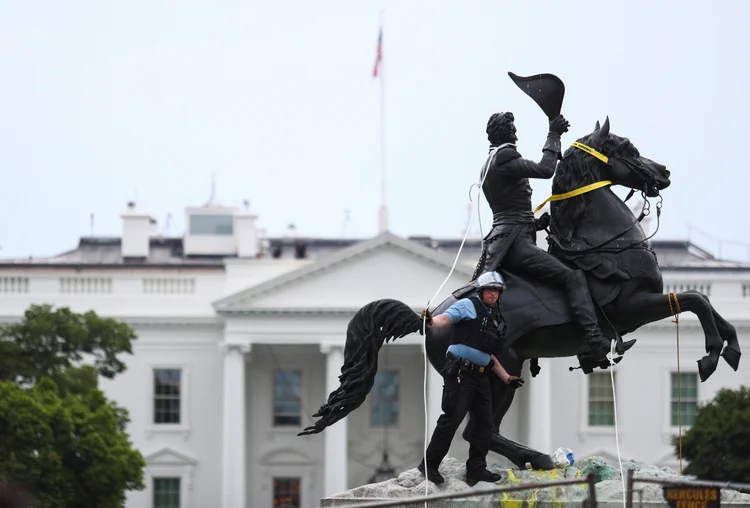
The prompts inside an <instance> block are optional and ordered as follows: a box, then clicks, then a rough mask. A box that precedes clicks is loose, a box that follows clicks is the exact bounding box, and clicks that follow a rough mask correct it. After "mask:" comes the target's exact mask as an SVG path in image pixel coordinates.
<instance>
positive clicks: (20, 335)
mask: <svg viewBox="0 0 750 508" xmlns="http://www.w3.org/2000/svg"><path fill="white" fill-rule="evenodd" d="M135 339H136V336H135V333H134V332H133V330H132V329H131V328H130V327H129V326H128V325H127V324H124V323H120V322H117V321H115V320H113V319H107V318H101V317H99V316H97V315H96V314H95V313H94V312H87V313H85V314H76V313H73V312H71V311H70V310H69V309H67V308H60V309H53V308H52V307H51V306H49V305H41V306H32V307H31V308H29V309H28V310H27V311H26V313H25V315H24V319H23V320H22V321H21V322H20V323H18V324H13V325H8V326H6V327H4V328H2V329H0V436H2V439H0V483H3V482H7V483H10V484H13V485H17V486H20V487H23V488H24V489H26V490H27V491H28V492H29V493H31V494H32V495H33V496H34V497H35V498H36V499H38V500H39V502H40V503H41V506H44V507H50V508H73V507H79V506H96V507H101V508H118V507H121V506H124V502H125V493H126V491H128V490H140V489H143V488H144V487H145V485H144V484H143V468H144V467H145V462H144V460H143V457H142V456H141V454H140V453H139V452H138V451H137V450H135V449H133V446H132V443H131V441H130V439H129V437H128V435H127V433H126V426H127V423H128V413H127V411H126V410H125V409H124V408H120V407H118V406H117V405H116V404H115V403H114V402H112V401H108V400H107V398H106V397H105V396H104V394H103V393H102V391H101V390H99V388H98V375H101V376H104V377H107V378H112V377H114V376H115V375H116V374H118V373H121V372H123V371H124V370H125V364H124V363H123V362H121V361H120V360H119V359H118V358H117V355H118V354H120V353H132V349H131V342H132V341H133V340H135ZM85 359H93V363H94V365H93V366H91V365H81V362H82V361H83V360H85Z"/></svg>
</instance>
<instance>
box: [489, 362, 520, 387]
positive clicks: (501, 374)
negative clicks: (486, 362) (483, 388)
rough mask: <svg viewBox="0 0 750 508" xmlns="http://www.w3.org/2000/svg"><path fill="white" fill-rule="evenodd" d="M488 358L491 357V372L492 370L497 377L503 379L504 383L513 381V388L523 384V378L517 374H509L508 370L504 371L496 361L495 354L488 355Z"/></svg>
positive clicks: (507, 383) (508, 383)
mask: <svg viewBox="0 0 750 508" xmlns="http://www.w3.org/2000/svg"><path fill="white" fill-rule="evenodd" d="M490 358H492V372H494V373H495V374H496V375H497V377H499V378H500V379H501V380H502V381H503V383H505V384H506V385H510V384H511V383H513V386H512V387H513V388H514V389H515V388H518V387H520V386H523V383H524V380H523V378H520V377H518V376H511V375H510V374H508V371H506V370H505V369H504V368H503V366H502V365H501V364H500V362H499V361H497V358H496V357H495V355H490ZM514 381H515V382H514Z"/></svg>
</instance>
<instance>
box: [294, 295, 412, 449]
mask: <svg viewBox="0 0 750 508" xmlns="http://www.w3.org/2000/svg"><path fill="white" fill-rule="evenodd" d="M421 330H422V319H420V317H419V315H418V314H417V313H415V312H414V311H413V310H412V309H411V308H410V307H409V306H408V305H406V304H405V303H403V302H400V301H398V300H390V299H384V300H376V301H374V302H370V303H368V304H367V305H365V306H364V307H362V308H361V309H359V310H358V311H357V313H356V314H355V315H354V317H353V318H352V319H351V321H349V326H348V327H347V329H346V346H345V348H344V366H343V367H342V368H341V375H340V376H339V380H340V381H341V386H339V388H338V389H336V390H335V391H333V392H331V394H330V395H329V396H328V402H327V403H325V404H323V405H322V406H321V407H320V409H319V410H318V412H317V413H315V414H314V415H313V418H318V417H319V418H320V420H318V421H317V422H315V424H314V425H313V426H311V427H307V428H306V429H305V430H304V431H302V432H300V433H299V434H297V435H298V436H304V435H307V434H317V433H319V432H322V431H323V430H325V428H326V427H328V426H329V425H333V424H334V423H336V422H337V421H339V420H341V419H342V418H344V417H345V416H346V415H348V414H349V413H351V412H352V411H354V410H355V409H357V408H358V407H359V406H360V405H362V403H363V402H364V401H365V398H367V394H368V393H370V390H371V389H372V385H373V384H374V383H375V374H376V373H377V370H378V351H380V348H381V346H382V345H383V341H385V342H389V341H391V340H395V339H398V338H401V337H404V336H406V335H409V334H410V333H415V332H418V331H419V332H421Z"/></svg>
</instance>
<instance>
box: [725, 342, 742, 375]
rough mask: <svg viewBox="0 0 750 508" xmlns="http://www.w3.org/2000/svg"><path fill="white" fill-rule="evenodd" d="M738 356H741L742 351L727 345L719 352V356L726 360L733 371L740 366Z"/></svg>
mask: <svg viewBox="0 0 750 508" xmlns="http://www.w3.org/2000/svg"><path fill="white" fill-rule="evenodd" d="M740 356H742V353H740V352H739V351H737V350H736V349H734V348H731V347H729V346H727V347H725V348H724V351H722V352H721V357H722V358H724V361H725V362H727V363H728V364H729V366H730V367H732V370H734V371H735V372H736V371H737V369H738V368H739V366H740Z"/></svg>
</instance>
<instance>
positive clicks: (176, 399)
mask: <svg viewBox="0 0 750 508" xmlns="http://www.w3.org/2000/svg"><path fill="white" fill-rule="evenodd" d="M181 374H182V372H181V371H180V369H155V370H154V423H157V424H178V423H180V406H181V402H182V401H181V396H180V392H181V390H180V388H181V386H180V382H181V377H182V376H181Z"/></svg>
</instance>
